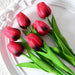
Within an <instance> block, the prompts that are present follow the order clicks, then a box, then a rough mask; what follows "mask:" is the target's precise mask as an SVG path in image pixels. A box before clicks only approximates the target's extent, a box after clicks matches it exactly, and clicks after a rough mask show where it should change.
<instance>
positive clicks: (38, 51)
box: [4, 2, 75, 75]
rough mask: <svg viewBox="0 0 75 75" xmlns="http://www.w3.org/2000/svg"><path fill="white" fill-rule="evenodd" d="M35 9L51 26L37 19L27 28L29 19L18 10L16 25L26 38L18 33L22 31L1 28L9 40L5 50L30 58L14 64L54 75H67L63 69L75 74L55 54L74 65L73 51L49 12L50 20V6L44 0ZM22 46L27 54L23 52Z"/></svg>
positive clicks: (71, 74)
mask: <svg viewBox="0 0 75 75" xmlns="http://www.w3.org/2000/svg"><path fill="white" fill-rule="evenodd" d="M37 12H38V14H39V16H40V17H41V18H44V19H45V18H46V19H47V20H48V22H49V24H50V26H51V28H49V26H48V25H47V24H46V23H45V22H43V21H40V20H36V21H35V22H34V23H33V25H31V26H30V28H29V27H28V26H29V25H30V24H31V21H30V19H29V18H28V17H27V16H26V15H24V14H23V13H22V12H19V13H18V14H17V15H16V18H17V21H18V24H19V26H20V27H21V28H22V29H23V30H22V32H23V33H24V34H25V36H26V40H27V41H26V40H25V39H24V38H22V37H21V36H20V35H21V31H20V30H19V29H17V28H12V27H9V26H7V27H6V28H5V29H4V34H5V36H7V37H8V38H9V39H10V42H9V44H8V45H7V48H8V50H9V51H10V52H11V53H12V54H13V55H15V56H20V55H21V54H22V55H24V56H25V57H27V58H28V59H30V60H31V61H32V62H26V63H20V64H17V66H19V67H28V68H36V69H42V70H44V71H45V72H48V73H54V74H56V75H66V74H65V72H66V73H68V74H69V75H75V74H74V73H73V72H72V70H71V69H70V68H68V67H67V66H66V65H65V64H64V63H63V62H62V61H61V60H60V59H59V58H58V57H57V56H56V54H57V55H58V56H60V57H61V58H63V59H64V60H66V61H67V62H69V63H70V64H72V65H73V66H74V67H75V63H74V61H75V57H74V56H75V54H74V53H73V51H72V49H71V48H70V47H69V45H68V43H67V41H66V39H65V38H64V37H63V35H62V34H61V33H60V30H59V28H58V26H57V24H56V20H55V18H54V16H53V15H52V20H51V21H50V20H49V18H48V16H49V15H51V8H49V7H48V6H47V5H46V4H45V3H44V2H40V3H38V4H37ZM25 29H27V30H25ZM44 35H48V36H49V37H51V38H53V40H54V41H55V43H56V46H57V47H49V46H48V45H47V44H46V42H45V41H44V40H43V38H42V36H44ZM18 39H20V40H21V42H17V40H18ZM14 41H16V42H14ZM24 49H25V51H26V52H27V54H24V53H23V52H24ZM64 71H65V72H64Z"/></svg>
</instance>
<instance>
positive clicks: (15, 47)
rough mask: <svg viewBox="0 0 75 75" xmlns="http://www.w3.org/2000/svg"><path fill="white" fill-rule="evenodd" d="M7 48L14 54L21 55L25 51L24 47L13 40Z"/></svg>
mask: <svg viewBox="0 0 75 75" xmlns="http://www.w3.org/2000/svg"><path fill="white" fill-rule="evenodd" d="M7 48H8V50H9V52H11V53H12V54H13V55H14V56H19V55H21V54H22V53H23V50H24V49H23V47H22V46H21V45H20V44H18V43H16V42H13V41H10V43H9V44H8V45H7Z"/></svg>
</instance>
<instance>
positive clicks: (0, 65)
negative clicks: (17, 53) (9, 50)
mask: <svg viewBox="0 0 75 75" xmlns="http://www.w3.org/2000/svg"><path fill="white" fill-rule="evenodd" d="M0 75H11V74H10V73H9V71H8V69H7V68H6V66H5V63H4V61H3V59H2V56H1V53H0Z"/></svg>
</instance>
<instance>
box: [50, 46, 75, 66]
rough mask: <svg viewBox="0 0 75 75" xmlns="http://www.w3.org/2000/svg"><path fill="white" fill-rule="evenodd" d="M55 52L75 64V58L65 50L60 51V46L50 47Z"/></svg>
mask: <svg viewBox="0 0 75 75" xmlns="http://www.w3.org/2000/svg"><path fill="white" fill-rule="evenodd" d="M50 48H51V49H52V51H53V52H54V53H56V54H57V55H58V56H60V57H61V58H62V59H64V60H66V61H67V62H69V63H70V64H72V65H73V66H75V58H73V57H71V56H69V55H67V54H65V53H64V52H62V51H60V49H59V48H56V47H50Z"/></svg>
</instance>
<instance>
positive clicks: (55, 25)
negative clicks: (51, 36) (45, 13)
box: [52, 15, 61, 35]
mask: <svg viewBox="0 0 75 75" xmlns="http://www.w3.org/2000/svg"><path fill="white" fill-rule="evenodd" d="M52 25H53V30H54V31H55V32H56V34H57V35H61V32H60V30H59V28H58V26H57V23H56V20H55V17H54V16H53V15H52Z"/></svg>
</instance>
